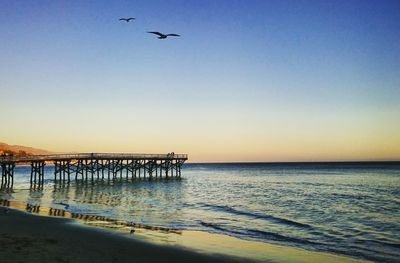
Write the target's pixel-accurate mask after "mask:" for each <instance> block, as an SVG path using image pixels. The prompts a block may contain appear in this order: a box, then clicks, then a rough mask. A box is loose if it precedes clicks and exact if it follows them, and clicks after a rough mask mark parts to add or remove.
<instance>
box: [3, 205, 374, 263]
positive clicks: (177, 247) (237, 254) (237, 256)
mask: <svg viewBox="0 0 400 263" xmlns="http://www.w3.org/2000/svg"><path fill="white" fill-rule="evenodd" d="M8 202H9V203H8V205H7V206H9V207H10V208H9V207H3V206H0V243H1V244H2V245H3V249H1V250H0V257H1V258H2V259H4V260H5V261H4V262H52V261H60V262H93V261H95V262H132V261H135V262H153V261H156V260H157V261H158V260H167V262H170V261H174V262H188V261H191V262H221V263H222V262H328V263H329V262H332V263H333V262H354V263H355V262H367V261H364V260H360V259H355V258H351V257H347V256H342V255H336V254H330V253H324V252H314V251H307V250H303V249H300V248H294V247H287V246H279V245H273V244H267V243H263V242H254V241H247V240H241V239H238V238H234V237H231V236H227V235H221V234H211V233H207V232H201V231H188V230H184V231H173V230H172V231H168V230H165V229H157V228H154V227H153V228H151V227H147V226H133V227H132V225H126V224H125V225H124V224H120V223H118V222H110V221H107V220H78V219H71V218H63V217H62V216H64V217H69V216H68V215H67V216H65V211H64V214H63V212H62V211H58V212H59V213H58V214H57V213H55V214H54V213H53V214H52V215H51V216H49V215H45V213H44V211H49V208H47V209H44V210H42V212H41V213H37V214H32V213H35V211H31V213H28V212H26V210H25V211H24V204H23V203H22V202H17V201H8ZM10 202H11V203H10ZM10 204H12V205H10ZM2 205H4V203H2ZM41 208H43V207H41ZM131 229H135V230H134V231H135V232H134V233H133V234H132V235H131V234H129V231H130V230H131Z"/></svg>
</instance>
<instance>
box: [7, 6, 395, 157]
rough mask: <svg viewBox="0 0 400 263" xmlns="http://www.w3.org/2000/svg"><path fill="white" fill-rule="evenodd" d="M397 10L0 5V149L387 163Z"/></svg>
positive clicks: (391, 152)
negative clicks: (160, 34)
mask: <svg viewBox="0 0 400 263" xmlns="http://www.w3.org/2000/svg"><path fill="white" fill-rule="evenodd" d="M399 11H400V3H399V2H398V1H379V2H378V1H1V2H0V37H1V39H2V40H1V41H0V58H1V60H0V99H1V104H0V117H1V119H2V122H3V123H5V124H2V125H1V127H0V132H1V134H0V141H5V142H8V143H12V144H26V145H31V146H36V147H42V148H48V149H50V150H54V151H89V152H91V151H114V152H117V151H125V152H138V151H142V152H166V151H175V152H179V151H181V152H187V153H189V154H190V155H191V156H192V158H193V160H194V161H240V160H247V161H263V160H265V161H269V160H273V161H276V160H342V159H346V160H348V159H398V158H400V138H399V136H398V134H400V124H399V121H398V116H400V103H399V99H400V44H399V43H400V18H399V17H400V16H399V13H400V12H399ZM128 16H134V17H136V18H137V20H136V21H134V22H131V23H125V22H120V21H118V19H119V18H120V17H128ZM146 31H161V32H165V33H172V32H173V33H178V34H181V35H182V37H179V38H171V39H167V40H158V39H156V38H155V36H153V35H150V34H147V33H146ZM38 119H40V122H38ZM60 138H61V139H60Z"/></svg>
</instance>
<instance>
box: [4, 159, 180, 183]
mask: <svg viewBox="0 0 400 263" xmlns="http://www.w3.org/2000/svg"><path fill="white" fill-rule="evenodd" d="M187 159H188V156H187V154H174V153H168V154H131V153H77V154H49V155H29V156H13V155H2V156H0V167H1V175H2V176H1V186H2V187H7V188H9V187H12V185H13V184H14V169H15V167H16V165H21V164H22V165H26V164H28V165H30V166H31V175H30V182H31V184H32V183H39V184H42V183H43V181H44V167H45V165H46V164H54V180H55V181H58V180H59V181H62V182H69V181H70V180H71V179H72V178H71V177H73V176H74V179H75V180H78V179H81V180H94V179H95V178H97V179H108V180H110V179H116V178H118V177H119V178H122V177H126V178H129V177H130V178H137V177H139V178H140V177H141V176H142V177H144V178H146V176H147V178H149V179H152V178H153V177H162V176H163V177H165V178H169V177H178V178H180V177H181V167H182V164H183V163H184V162H185V161H186V160H187Z"/></svg>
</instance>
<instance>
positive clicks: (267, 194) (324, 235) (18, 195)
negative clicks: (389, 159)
mask: <svg viewBox="0 0 400 263" xmlns="http://www.w3.org/2000/svg"><path fill="white" fill-rule="evenodd" d="M52 174H53V167H51V166H47V167H46V173H45V177H46V178H48V179H46V180H45V184H44V187H43V189H40V190H37V189H31V188H30V184H29V175H30V167H18V168H17V169H16V175H15V176H16V182H15V185H14V190H13V192H0V199H9V200H18V201H24V202H28V203H30V204H32V205H43V206H48V207H53V208H59V209H64V210H66V211H69V212H74V213H82V214H91V215H101V216H107V217H110V218H113V219H119V220H125V221H128V222H134V223H143V224H146V225H153V226H163V227H168V228H175V229H188V230H201V231H207V232H216V233H222V234H227V235H232V236H235V237H239V238H242V239H250V240H257V241H262V242H269V243H276V244H282V245H288V246H295V247H301V248H305V249H309V250H316V251H327V252H333V253H339V254H344V255H351V256H353V257H358V258H364V259H370V260H374V261H380V262H400V164H398V163H397V164H393V163H392V164H187V165H186V166H185V167H184V169H183V175H182V177H183V178H182V180H158V181H146V180H135V181H127V180H118V181H114V182H109V181H101V180H100V181H98V180H95V181H94V182H93V183H92V182H88V183H83V182H79V181H78V182H75V181H74V182H71V183H70V184H58V183H57V184H55V183H54V181H53V180H52V179H50V178H52V177H53V176H52Z"/></svg>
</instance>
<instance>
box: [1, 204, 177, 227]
mask: <svg viewBox="0 0 400 263" xmlns="http://www.w3.org/2000/svg"><path fill="white" fill-rule="evenodd" d="M0 206H5V207H10V208H15V209H18V210H23V211H26V212H28V213H33V214H38V215H42V216H54V217H64V218H72V219H78V220H79V221H82V222H83V223H85V224H88V225H92V226H100V227H106V228H111V229H116V228H118V230H119V231H122V232H126V233H133V232H135V231H132V230H134V229H145V230H151V231H159V232H164V233H174V234H181V231H179V230H177V229H172V228H167V227H160V226H150V225H146V224H141V223H135V222H126V221H122V220H116V219H113V218H109V217H106V216H99V215H90V214H83V213H73V212H69V211H66V210H64V209H58V208H52V207H45V206H40V205H32V204H30V203H23V202H19V201H10V200H5V199H0Z"/></svg>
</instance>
